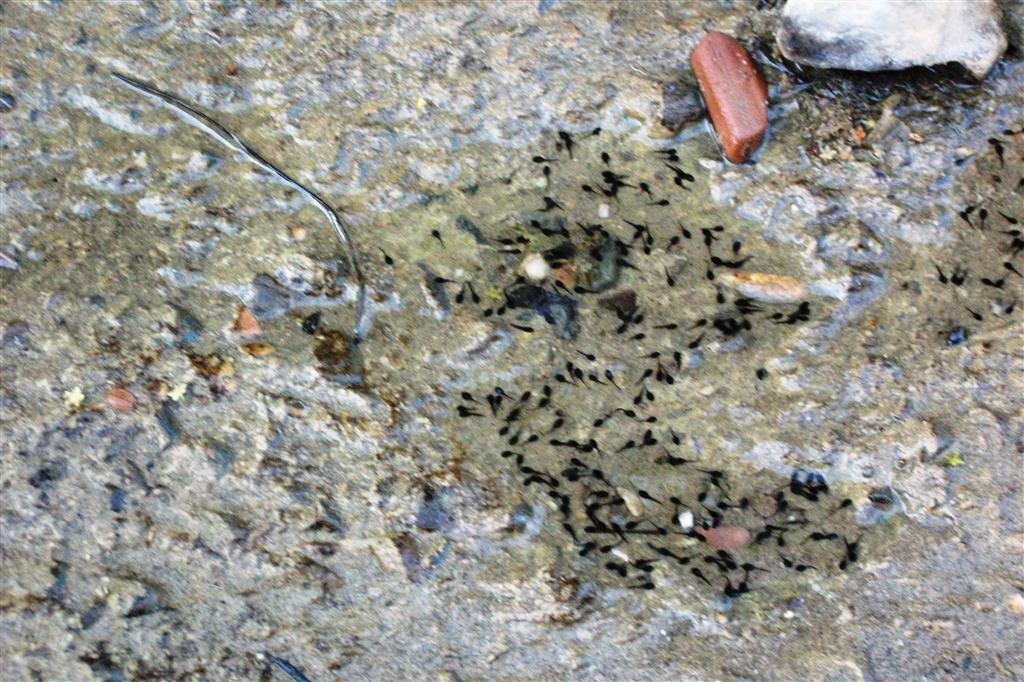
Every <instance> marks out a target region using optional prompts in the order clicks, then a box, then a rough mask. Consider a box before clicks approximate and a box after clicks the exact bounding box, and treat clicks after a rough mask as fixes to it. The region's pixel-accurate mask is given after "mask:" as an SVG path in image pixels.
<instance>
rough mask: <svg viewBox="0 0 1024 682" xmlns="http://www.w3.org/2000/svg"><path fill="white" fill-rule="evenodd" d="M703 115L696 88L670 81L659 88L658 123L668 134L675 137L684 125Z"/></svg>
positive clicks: (682, 82) (684, 83)
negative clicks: (659, 112)
mask: <svg viewBox="0 0 1024 682" xmlns="http://www.w3.org/2000/svg"><path fill="white" fill-rule="evenodd" d="M703 115H704V107H703V106H702V105H701V101H700V95H699V94H698V92H697V88H696V87H695V86H693V85H691V84H689V83H686V82H684V81H679V80H677V81H672V82H669V83H665V84H664V85H663V86H662V87H661V118H660V122H661V125H662V127H664V128H665V129H666V130H667V131H668V132H670V133H672V134H673V135H675V134H676V133H678V132H679V131H680V130H682V127H683V125H684V124H686V123H689V122H691V121H696V120H698V119H699V118H700V117H701V116H703Z"/></svg>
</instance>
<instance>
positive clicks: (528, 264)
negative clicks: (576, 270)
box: [519, 253, 551, 284]
mask: <svg viewBox="0 0 1024 682" xmlns="http://www.w3.org/2000/svg"><path fill="white" fill-rule="evenodd" d="M519 271H520V272H521V273H522V274H523V276H524V277H526V279H527V280H529V281H531V282H533V283H534V284H539V283H540V282H543V281H544V280H546V279H547V278H548V277H549V276H550V275H551V266H550V265H548V262H547V261H546V260H544V256H542V255H540V254H539V253H531V254H528V255H527V256H526V257H525V258H523V262H522V263H520V264H519Z"/></svg>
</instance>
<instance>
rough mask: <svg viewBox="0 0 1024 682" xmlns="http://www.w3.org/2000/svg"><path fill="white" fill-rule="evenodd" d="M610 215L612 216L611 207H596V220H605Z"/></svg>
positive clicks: (604, 205) (600, 205)
mask: <svg viewBox="0 0 1024 682" xmlns="http://www.w3.org/2000/svg"><path fill="white" fill-rule="evenodd" d="M611 214H612V209H611V206H609V205H608V204H599V205H598V207H597V217H598V218H607V217H608V216H610V215H611Z"/></svg>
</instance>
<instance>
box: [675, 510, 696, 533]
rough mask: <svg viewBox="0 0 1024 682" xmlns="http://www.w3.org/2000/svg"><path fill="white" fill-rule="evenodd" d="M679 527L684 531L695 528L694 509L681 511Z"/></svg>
mask: <svg viewBox="0 0 1024 682" xmlns="http://www.w3.org/2000/svg"><path fill="white" fill-rule="evenodd" d="M677 520H678V521H679V527H680V528H682V529H683V530H684V531H690V530H693V512H692V511H681V512H679V517H678V518H677Z"/></svg>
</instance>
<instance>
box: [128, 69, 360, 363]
mask: <svg viewBox="0 0 1024 682" xmlns="http://www.w3.org/2000/svg"><path fill="white" fill-rule="evenodd" d="M111 75H113V76H114V78H116V79H117V80H119V81H120V82H122V83H124V84H125V85H127V86H129V87H131V88H134V89H135V90H138V91H139V92H142V93H143V94H146V95H149V96H150V97H153V98H155V99H157V100H159V101H160V102H162V103H163V104H166V105H167V106H170V107H171V108H173V109H174V110H175V111H176V112H177V113H178V114H179V115H180V116H182V117H183V118H184V119H185V120H186V121H187V122H189V123H191V124H192V125H194V126H196V127H197V128H199V129H201V130H203V131H204V132H206V133H207V134H208V135H210V137H213V138H214V139H216V140H218V141H220V142H221V143H222V144H223V145H225V146H226V147H228V148H230V149H232V150H234V151H235V152H237V153H239V154H241V155H243V156H244V157H246V158H247V159H248V160H249V161H251V162H252V163H253V164H255V165H256V166H259V167H260V168H262V169H263V170H265V171H268V172H269V173H271V174H272V175H273V176H274V177H276V178H277V179H278V180H279V181H280V182H282V183H284V184H285V185H288V186H289V187H291V188H292V189H295V190H296V191H298V192H299V193H300V194H302V195H303V196H304V197H306V198H307V199H308V200H309V201H311V202H312V203H313V205H314V206H316V207H317V208H318V209H320V211H321V213H323V214H324V215H325V216H327V220H328V221H330V223H331V227H333V228H334V232H335V234H337V235H338V239H340V240H341V243H342V246H344V247H345V252H346V257H347V259H348V265H349V268H350V269H351V270H352V273H353V274H354V275H355V278H356V284H357V286H358V288H359V291H358V294H357V313H356V324H355V329H354V330H353V333H352V337H353V340H354V342H355V343H359V342H360V341H362V339H363V338H364V334H365V333H366V331H367V330H366V327H367V326H368V324H369V320H368V319H367V310H366V280H365V279H364V278H363V272H362V270H361V269H360V267H359V259H358V257H357V254H356V248H355V242H353V241H352V237H351V236H349V233H348V230H347V229H346V228H345V225H344V224H343V223H342V222H341V218H340V217H339V216H338V214H337V213H336V212H335V211H334V209H333V208H331V207H330V206H328V205H327V202H326V201H324V200H323V199H321V198H320V197H319V196H318V195H317V194H316V193H315V192H313V191H312V190H310V189H308V188H307V187H305V186H303V185H302V184H300V183H299V182H298V181H296V180H295V179H294V178H292V177H291V176H290V175H288V174H287V173H285V172H284V171H282V170H281V169H280V168H278V167H276V166H275V165H273V164H272V163H270V162H269V161H267V160H266V159H264V158H263V157H262V156H260V154H259V153H257V152H256V150H254V149H253V148H252V147H250V146H249V145H247V144H246V143H245V142H243V141H242V139H241V138H240V137H238V135H235V134H234V133H233V132H231V131H230V130H228V129H227V128H225V127H224V126H222V125H221V124H220V123H218V122H217V121H215V120H213V119H212V118H210V117H209V116H207V115H206V114H204V113H203V112H201V111H199V110H198V109H195V108H194V107H192V106H191V105H189V104H187V103H185V102H183V101H182V100H180V99H178V98H177V97H175V96H173V95H170V94H168V93H166V92H164V91H162V90H159V89H157V88H154V87H153V86H151V85H147V84H146V83H143V82H141V81H137V80H135V79H134V78H131V77H130V76H125V75H124V74H120V73H117V72H116V71H112V72H111Z"/></svg>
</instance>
